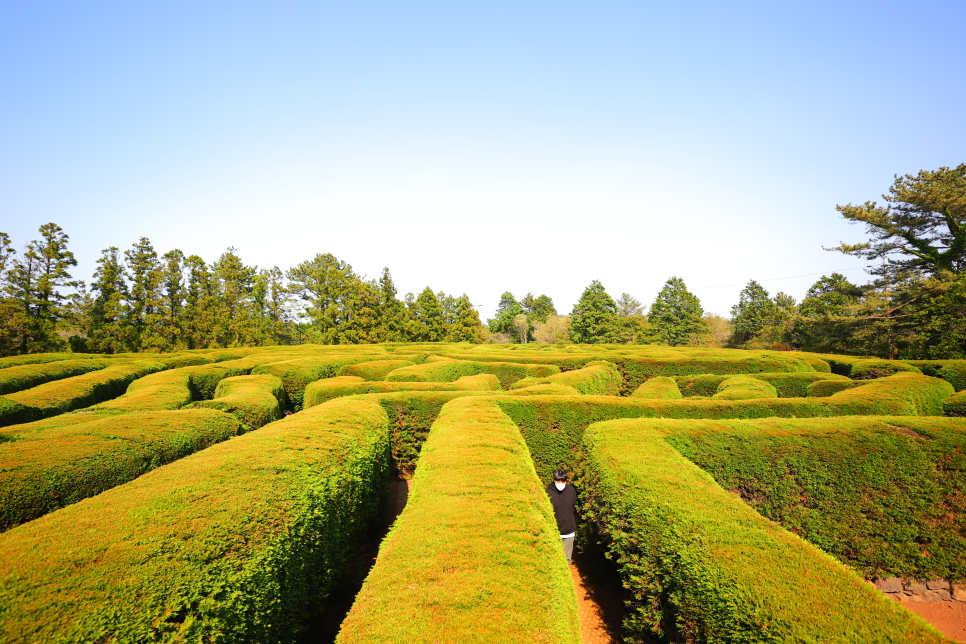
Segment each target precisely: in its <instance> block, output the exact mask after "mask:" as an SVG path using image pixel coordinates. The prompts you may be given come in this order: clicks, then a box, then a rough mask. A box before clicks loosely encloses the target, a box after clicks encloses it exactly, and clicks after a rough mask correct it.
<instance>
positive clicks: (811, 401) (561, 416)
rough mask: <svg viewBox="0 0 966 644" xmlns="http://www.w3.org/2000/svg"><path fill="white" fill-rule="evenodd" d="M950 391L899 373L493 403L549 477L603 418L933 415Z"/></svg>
mask: <svg viewBox="0 0 966 644" xmlns="http://www.w3.org/2000/svg"><path fill="white" fill-rule="evenodd" d="M951 393H952V386H951V385H950V384H949V383H948V382H945V381H943V380H939V379H938V378H930V377H928V376H921V375H919V374H912V373H902V374H896V375H894V376H888V377H886V378H880V379H878V380H871V381H869V382H868V383H867V384H864V385H862V386H861V387H856V388H854V389H849V390H847V391H842V392H840V393H836V394H835V395H833V396H829V397H828V398H773V399H767V398H765V399H758V400H693V399H690V400H689V399H687V398H685V399H683V400H642V399H640V398H614V397H604V396H571V397H567V398H563V397H557V396H529V397H525V398H523V397H510V396H504V397H501V398H500V399H499V400H498V404H499V405H500V407H501V408H502V409H503V411H504V412H506V414H507V415H509V416H510V417H511V418H513V420H514V422H515V423H516V424H517V425H519V426H520V431H521V432H522V433H523V436H524V437H525V438H526V440H527V444H528V445H530V451H531V452H532V454H533V458H534V463H535V465H536V468H537V472H538V473H539V474H540V476H541V478H543V479H544V480H548V481H549V477H550V472H552V471H553V469H554V468H556V467H563V468H565V469H567V468H569V467H570V466H571V465H572V464H573V462H574V458H575V453H576V451H577V447H578V445H579V444H580V440H581V436H582V434H583V431H584V429H585V428H586V427H587V426H588V425H589V424H591V423H594V422H598V421H602V420H608V419H612V418H681V419H695V420H699V419H731V418H736V419H737V418H770V417H782V418H810V417H830V416H858V415H890V416H937V415H940V414H941V413H942V408H943V407H942V405H943V401H944V400H946V399H947V398H948V397H949V395H950V394H951Z"/></svg>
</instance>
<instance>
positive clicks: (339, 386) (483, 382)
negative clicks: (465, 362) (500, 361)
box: [304, 373, 502, 408]
mask: <svg viewBox="0 0 966 644" xmlns="http://www.w3.org/2000/svg"><path fill="white" fill-rule="evenodd" d="M401 391H413V392H416V391H502V390H501V389H500V381H499V380H498V379H497V377H496V376H494V375H493V374H488V373H486V374H478V375H475V376H463V377H461V378H458V379H457V380H455V381H453V382H418V381H406V380H403V381H381V380H369V381H367V380H364V379H363V378H361V377H359V376H337V377H335V378H325V379H324V380H316V381H315V382H313V383H311V384H309V385H308V386H307V387H306V388H305V403H304V404H305V407H306V408H308V407H313V406H315V405H319V404H321V403H324V402H326V401H328V400H332V399H334V398H340V397H342V396H355V395H360V394H384V393H395V392H401Z"/></svg>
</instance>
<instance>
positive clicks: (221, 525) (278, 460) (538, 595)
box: [0, 343, 966, 644]
mask: <svg viewBox="0 0 966 644" xmlns="http://www.w3.org/2000/svg"><path fill="white" fill-rule="evenodd" d="M964 396H966V361H909V362H899V361H881V360H866V359H862V358H852V357H848V356H832V355H818V354H806V353H797V352H772V351H759V352H751V351H739V350H703V349H686V348H682V349H671V348H667V347H648V346H645V347H633V348H629V347H628V346H626V345H613V346H607V345H605V346H601V345H578V346H548V345H511V346H493V345H471V344H440V343H428V344H402V343H400V344H382V345H351V346H317V345H303V346H295V347H265V348H255V349H223V350H204V351H188V352H182V353H177V354H157V355H150V354H137V355H134V354H131V355H126V354H123V355H111V356H107V355H98V356H81V357H80V358H78V356H77V355H71V354H40V355H36V356H23V357H16V358H9V359H0V531H2V532H0V641H2V642H112V643H114V642H116V643H127V642H130V643H134V642H259V643H261V642H278V643H282V642H296V641H313V640H312V638H313V632H314V631H313V629H314V628H315V626H314V625H315V624H317V623H318V619H319V616H320V615H323V614H324V613H325V612H326V611H327V610H329V604H330V602H331V601H333V600H332V598H333V597H334V595H335V594H337V593H338V592H339V590H340V588H341V587H342V586H343V584H344V583H345V579H346V578H347V576H348V575H349V572H350V569H351V568H352V566H353V565H355V564H354V563H353V561H354V557H355V553H357V552H358V549H359V544H360V543H361V542H362V541H364V540H365V539H367V538H370V536H371V535H373V534H379V535H381V533H379V532H378V530H380V526H381V525H384V524H383V523H382V522H384V521H385V519H384V517H385V506H386V503H387V497H388V489H389V480H390V477H391V476H401V477H403V478H406V479H411V484H412V492H411V494H410V496H409V500H408V504H407V505H406V507H405V509H404V510H403V512H402V514H401V515H399V517H398V518H397V519H396V520H395V521H394V522H393V523H392V525H391V526H390V527H388V533H387V534H385V536H384V538H382V541H381V545H380V546H379V554H378V557H377V558H376V561H375V564H374V565H373V566H372V568H371V570H370V571H369V573H368V576H367V577H366V579H365V582H364V583H363V584H362V588H361V590H360V591H359V592H358V594H357V595H356V597H355V602H354V604H352V607H351V609H350V610H349V611H348V614H347V615H346V616H345V618H344V620H343V621H342V623H341V628H340V630H339V633H338V636H337V637H336V641H337V642H339V643H340V644H355V643H357V642H359V643H362V642H399V641H402V642H433V641H439V642H528V643H529V642H546V643H548V644H560V643H574V644H576V643H577V642H579V641H580V625H579V623H578V612H577V599H576V594H575V589H574V584H573V581H572V580H571V575H570V571H569V570H568V566H567V563H566V560H565V558H564V556H563V550H562V547H561V545H560V539H559V535H558V534H557V529H556V524H555V522H554V519H553V513H552V510H551V507H550V503H549V500H548V499H547V498H546V495H545V493H544V492H543V489H544V487H545V486H546V484H547V483H548V481H549V478H550V472H551V471H552V470H553V469H554V468H557V467H562V468H565V469H567V470H568V471H571V472H573V473H574V476H575V479H574V484H575V486H576V487H577V489H578V491H579V493H580V496H579V508H578V509H579V512H580V525H579V528H578V539H577V545H578V548H580V547H581V546H585V547H594V548H600V549H601V550H603V551H604V552H605V553H606V555H607V557H608V559H610V561H611V562H612V564H613V565H614V566H615V567H616V569H617V571H618V573H619V574H620V577H621V579H622V582H623V585H624V598H625V604H626V606H625V613H624V624H623V637H624V639H625V641H627V642H735V643H737V642H822V643H826V642H841V643H845V642H850V643H851V642H935V643H938V642H946V641H948V640H946V639H945V638H944V637H943V636H942V635H941V634H940V633H939V632H938V631H936V630H935V629H934V628H933V627H932V626H930V625H929V624H927V623H926V622H925V621H923V620H922V619H921V618H919V617H918V616H917V615H916V614H914V613H913V612H911V611H909V610H907V609H906V608H905V607H904V606H903V602H905V601H918V600H920V599H921V598H920V597H919V595H915V594H914V592H915V589H918V588H921V589H922V590H925V589H926V588H927V586H926V585H924V583H923V582H929V584H928V587H929V588H930V590H928V591H927V592H931V593H934V597H933V598H939V599H956V600H959V601H966V588H964V587H963V586H962V585H961V584H963V583H964V582H966V419H963V418H961V416H963V415H964V414H966V397H964ZM374 530H375V531H376V532H374ZM367 535H369V536H367ZM870 582H875V583H876V584H878V586H879V588H882V589H884V590H892V591H893V592H891V593H886V592H883V591H882V590H880V589H879V588H877V587H876V586H875V585H873V583H870ZM885 582H888V583H885ZM903 589H905V590H903ZM910 589H912V590H910ZM937 589H938V590H937ZM921 594H922V593H920V595H921ZM896 599H899V600H900V601H896Z"/></svg>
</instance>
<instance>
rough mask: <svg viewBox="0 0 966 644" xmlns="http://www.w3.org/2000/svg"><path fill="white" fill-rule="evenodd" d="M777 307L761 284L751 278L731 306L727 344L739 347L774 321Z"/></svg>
mask: <svg viewBox="0 0 966 644" xmlns="http://www.w3.org/2000/svg"><path fill="white" fill-rule="evenodd" d="M777 313H778V310H777V307H776V306H775V303H774V302H772V300H771V296H769V295H768V291H766V290H765V289H764V288H763V287H762V285H761V284H759V283H758V282H756V281H755V280H751V281H750V282H748V284H747V285H746V286H745V288H743V289H741V294H740V295H739V296H738V303H737V304H735V305H734V306H733V307H731V325H732V331H731V338H730V339H729V340H728V344H729V345H730V346H732V347H740V346H742V345H744V344H746V343H748V342H750V341H751V340H753V339H754V338H755V337H757V336H758V335H759V334H760V333H761V332H762V330H764V329H765V328H766V327H768V326H769V325H773V324H775V322H776V317H777Z"/></svg>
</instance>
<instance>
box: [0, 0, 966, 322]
mask: <svg viewBox="0 0 966 644" xmlns="http://www.w3.org/2000/svg"><path fill="white" fill-rule="evenodd" d="M964 33H966V3H963V2H960V1H943V2H938V1H933V2H930V1H925V2H916V3H912V2H874V3H873V2H849V1H844V2H834V3H833V2H822V1H818V2H810V3H774V2H737V3H720V2H680V3H648V2H636V3H632V2H595V3H577V2H560V1H558V2H552V3H551V2H523V3H521V2H487V3H453V2H409V3H386V2H364V1H363V2H352V3H325V2H305V3H300V2H273V3H267V2H266V3H251V2H247V3H246V2H231V3H228V2H224V3H215V2H207V3H205V2H190V3H189V2H164V3H160V2H136V3H131V2H123V3H122V2H116V3H107V2H89V3H74V2H71V3H67V2H64V3H52V2H43V1H37V2H12V1H10V0H2V1H0V231H4V232H8V233H9V234H10V235H11V237H12V238H13V240H14V243H15V244H16V245H17V246H18V247H19V246H22V245H23V244H24V243H25V242H27V241H29V240H30V239H33V238H34V237H35V236H36V230H37V228H38V227H39V226H40V225H41V224H43V223H46V222H48V221H53V222H56V223H58V224H60V225H61V226H62V227H63V228H64V229H65V230H66V232H67V233H68V234H69V235H70V237H71V247H72V249H73V250H74V252H75V254H76V255H77V258H78V260H79V262H80V266H79V267H78V270H77V272H76V276H78V277H80V278H82V279H86V280H90V275H91V273H92V271H93V268H94V262H95V260H96V259H97V257H98V256H99V254H100V250H101V249H102V248H106V247H108V246H112V245H113V246H118V247H120V248H122V249H123V248H126V247H129V246H130V245H131V244H132V243H133V242H134V241H135V240H136V239H137V238H138V237H140V236H142V235H144V236H147V237H149V238H150V239H151V240H152V242H153V243H154V245H155V247H156V248H157V249H158V250H159V251H160V252H164V251H166V250H169V249H171V248H180V249H182V250H183V251H184V252H185V253H188V254H191V253H194V254H198V255H201V256H202V257H204V258H205V259H206V260H208V261H213V260H215V259H217V257H218V255H219V254H220V253H221V252H223V251H224V250H225V248H226V247H228V246H234V247H236V248H237V249H238V253H239V254H240V255H241V256H242V258H243V259H245V260H246V261H247V262H248V263H250V264H257V265H259V266H273V265H277V266H279V267H281V268H288V267H290V266H293V265H294V264H296V263H298V262H299V261H302V260H305V259H309V258H311V257H313V256H314V255H315V254H316V253H326V252H331V253H334V254H335V255H336V256H338V257H339V258H340V259H344V260H346V261H348V262H349V263H350V264H352V265H353V266H354V267H355V268H356V269H357V271H359V272H360V273H363V274H368V275H370V276H376V275H378V273H379V271H380V270H381V269H382V267H383V266H389V267H390V269H391V271H392V273H393V277H394V278H395V280H396V283H397V285H398V287H399V289H400V291H401V292H402V293H404V292H406V291H419V290H421V289H422V288H423V287H425V286H427V285H429V286H431V287H433V289H434V290H437V291H438V290H443V291H447V292H451V293H456V294H458V293H462V292H466V293H468V294H469V295H470V297H471V298H472V300H473V302H475V303H478V304H480V305H482V309H481V311H482V313H483V314H484V316H485V317H486V316H489V315H491V314H492V311H493V309H494V308H495V306H496V303H497V300H498V298H499V295H500V293H502V292H503V291H505V290H510V291H512V292H513V293H515V294H516V295H517V296H518V297H521V296H523V295H524V294H525V293H526V292H528V291H531V292H533V293H535V294H539V293H546V294H547V295H550V296H551V297H552V298H554V301H555V302H556V303H557V305H558V308H559V309H561V311H562V312H567V311H569V310H570V307H571V306H572V305H573V303H574V301H576V299H577V297H579V295H580V292H581V291H582V290H583V288H584V287H585V286H587V285H588V284H589V283H590V281H591V280H594V279H599V280H601V281H602V282H603V283H604V285H605V286H606V287H607V289H608V291H609V292H610V293H611V294H612V295H614V297H615V298H616V297H617V296H618V295H619V294H620V293H622V292H625V291H626V292H629V293H631V294H633V295H635V296H637V297H638V298H640V299H641V300H643V301H644V302H645V303H649V302H650V301H652V300H653V298H654V295H655V294H656V292H657V291H658V290H660V288H661V285H662V284H663V283H664V281H665V280H666V279H667V278H668V277H670V276H671V275H678V276H680V277H682V278H684V280H685V282H686V283H687V284H688V286H689V287H691V288H692V289H693V290H694V291H695V293H697V294H698V295H699V296H700V297H701V299H702V301H703V303H704V305H705V308H706V309H707V310H710V311H714V312H717V313H720V314H727V313H728V311H729V309H730V307H731V305H732V304H734V303H735V302H736V301H737V297H738V292H739V291H740V289H741V286H742V285H743V284H744V283H746V282H747V281H748V280H749V279H758V280H762V283H763V285H764V286H765V287H766V288H767V289H768V290H769V291H770V292H771V293H775V292H776V291H778V290H784V291H786V292H788V293H790V294H792V295H794V296H795V297H796V298H801V296H802V295H803V294H804V292H805V290H806V289H807V288H808V286H809V285H810V284H811V283H813V282H814V281H815V280H816V279H817V278H818V275H815V274H816V273H817V274H821V273H823V272H830V271H832V270H842V271H844V272H845V274H846V275H848V276H849V277H851V278H853V279H855V280H857V281H864V280H865V276H864V274H863V271H862V270H861V268H860V267H861V266H862V263H861V262H859V261H858V260H856V259H852V258H849V257H845V256H842V255H840V254H837V253H828V252H825V251H823V250H822V245H825V246H834V245H836V244H837V243H838V242H839V241H852V242H854V241H859V240H862V239H864V238H865V235H864V231H863V230H862V228H861V227H857V226H850V225H848V224H847V223H846V222H844V221H843V220H842V219H841V217H840V216H839V215H838V213H837V212H836V211H835V206H836V204H845V203H849V202H864V201H866V200H869V199H879V196H880V195H881V194H882V193H884V192H886V190H887V189H888V187H889V185H890V184H891V183H892V180H893V175H894V174H897V173H898V174H904V173H915V172H917V171H918V170H920V169H936V168H938V167H940V166H951V165H956V164H959V163H962V162H964V161H966V119H964V118H963V105H964V104H966V100H964V99H966V71H964V69H966V66H964V65H963V61H964V60H966V38H964V37H963V34H964ZM797 275H805V276H806V277H798V278H795V279H776V278H786V277H790V276H797ZM765 280H767V281H765Z"/></svg>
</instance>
